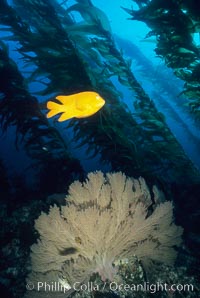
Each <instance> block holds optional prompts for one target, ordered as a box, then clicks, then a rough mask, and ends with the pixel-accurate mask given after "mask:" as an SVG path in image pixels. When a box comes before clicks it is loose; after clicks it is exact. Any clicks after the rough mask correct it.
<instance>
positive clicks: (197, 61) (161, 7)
mask: <svg viewBox="0 0 200 298" xmlns="http://www.w3.org/2000/svg"><path fill="white" fill-rule="evenodd" d="M134 2H136V3H137V4H138V1H134ZM196 8H197V7H196V1H175V0H171V1H159V0H152V1H140V6H139V9H138V10H133V9H127V8H125V10H126V11H127V12H128V13H129V14H130V15H131V19H132V20H138V21H142V22H145V23H146V24H147V25H148V26H149V27H150V28H151V31H150V32H149V33H148V34H147V36H146V38H148V37H150V36H156V40H157V45H156V49H155V52H156V54H157V55H158V56H160V57H162V58H164V60H165V63H166V65H167V66H169V67H171V68H172V69H173V70H174V73H175V75H176V76H177V77H179V78H181V79H182V80H184V81H185V85H184V90H183V92H182V94H184V95H185V96H186V97H187V98H188V103H187V106H189V108H190V111H191V113H192V115H193V116H194V117H195V119H197V120H198V121H199V120H200V87H199V77H200V51H199V47H198V46H196V45H195V43H194V41H193V35H194V34H195V33H198V32H199V26H200V19H199V15H198V14H197V13H196V12H197V11H198V9H196Z"/></svg>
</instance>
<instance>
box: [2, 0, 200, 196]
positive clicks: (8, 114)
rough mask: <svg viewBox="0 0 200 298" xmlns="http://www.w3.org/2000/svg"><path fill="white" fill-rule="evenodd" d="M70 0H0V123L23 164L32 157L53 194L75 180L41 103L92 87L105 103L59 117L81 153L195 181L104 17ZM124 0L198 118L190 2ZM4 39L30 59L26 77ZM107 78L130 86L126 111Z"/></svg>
mask: <svg viewBox="0 0 200 298" xmlns="http://www.w3.org/2000/svg"><path fill="white" fill-rule="evenodd" d="M70 2H71V1H62V3H61V1H60V3H59V2H58V1H56V0H49V1H46V0H13V2H12V3H13V4H12V5H10V1H6V0H1V2H0V22H1V32H3V33H4V34H3V38H2V39H1V42H0V77H1V81H0V95H1V98H0V108H1V115H0V121H1V128H2V130H3V132H5V131H6V130H7V129H8V127H9V126H15V127H16V146H18V144H19V143H20V144H23V146H24V148H25V150H26V152H27V154H28V156H29V157H30V158H32V159H33V163H34V164H35V163H39V168H40V181H43V183H47V180H48V179H51V178H52V177H51V175H52V176H53V178H52V180H53V181H54V185H51V187H50V189H47V192H49V193H52V192H62V191H63V190H64V189H63V188H64V185H65V187H66V184H68V185H69V184H70V183H71V181H72V180H74V177H78V178H79V179H81V177H83V175H84V170H83V168H82V166H81V163H80V161H79V160H78V159H77V158H75V157H74V156H73V151H71V150H70V148H69V146H68V144H67V142H66V140H65V138H64V137H63V134H61V133H60V131H59V130H58V129H57V128H55V127H54V126H53V124H52V123H51V122H48V121H47V119H46V115H45V114H46V110H45V101H46V98H47V96H50V97H51V96H52V94H71V93H77V92H80V91H88V90H91V91H92V90H93V91H96V92H98V93H99V94H100V95H101V96H102V97H103V98H104V99H105V101H106V105H105V106H104V107H103V108H102V110H101V111H100V112H98V113H97V114H95V115H94V116H92V117H89V118H84V119H80V120H78V119H72V120H70V121H69V122H66V124H65V125H66V127H67V128H68V129H72V130H73V134H74V135H73V140H74V141H75V142H77V143H78V144H79V146H86V147H87V153H88V154H89V156H90V158H92V156H96V155H100V158H101V161H102V162H104V163H107V164H109V165H110V167H111V170H112V171H119V170H120V171H122V172H124V173H125V174H127V175H129V176H133V177H139V176H143V177H144V178H146V180H147V181H148V182H149V183H155V182H156V183H157V184H160V185H169V184H172V183H178V184H183V183H184V184H188V185H189V184H191V183H198V182H199V181H200V175H199V172H198V170H197V169H196V167H195V166H194V165H193V164H192V162H191V161H190V159H189V158H188V157H187V156H186V154H185V152H184V151H183V149H182V147H181V146H180V144H179V143H178V141H177V140H176V138H175V137H174V135H173V134H172V132H171V131H170V129H169V128H168V126H167V124H166V121H165V117H164V116H163V114H162V113H161V112H160V111H158V110H157V108H156V106H155V104H154V102H153V100H152V99H151V98H149V96H148V95H147V94H146V93H145V91H144V89H143V88H142V86H141V85H140V83H139V82H138V81H137V79H136V77H135V75H134V70H132V69H131V63H130V61H128V60H127V59H125V58H124V56H123V51H119V50H118V48H117V47H116V45H115V40H114V38H113V36H112V32H111V28H110V24H109V21H108V19H107V16H106V15H105V14H104V13H103V12H102V11H101V10H100V9H98V8H96V7H95V6H94V5H93V4H92V1H90V0H79V1H78V0H77V1H75V2H74V3H75V4H72V5H70ZM134 2H135V3H137V4H138V10H133V9H131V8H123V9H125V10H126V11H127V18H128V17H130V18H131V19H133V20H139V21H143V22H145V23H146V24H147V25H148V26H149V27H150V28H151V31H150V32H149V36H152V35H154V36H156V39H157V46H156V54H157V55H159V56H161V57H162V58H163V59H164V60H165V62H166V64H167V66H168V67H171V68H173V70H174V73H175V74H176V75H177V76H178V77H180V78H181V79H182V80H184V81H185V85H184V90H183V93H184V94H185V95H186V96H187V98H188V107H187V108H188V109H190V112H191V117H194V118H195V120H196V121H197V122H198V121H199V120H200V87H199V81H198V80H199V77H200V57H199V56H200V54H199V48H197V47H196V46H195V45H194V44H193V43H192V37H191V36H192V34H193V33H194V32H196V30H197V29H198V28H199V27H198V26H199V25H200V24H199V22H200V21H199V16H198V15H197V14H196V10H195V6H194V5H195V1H177V0H176V1H175V0H174V1H172V0H171V1H159V0H152V1H134ZM66 4H67V5H66ZM193 4H194V5H193ZM115 5H118V3H117V1H116V4H115ZM184 11H186V12H184ZM73 13H79V14H80V16H81V18H82V20H81V21H77V20H76V18H75V17H74V15H73ZM127 26H128V25H127ZM129 26H130V23H129ZM5 32H6V33H7V35H6V34H5ZM147 38H148V36H147ZM9 42H15V43H16V50H17V52H18V53H19V55H20V56H21V58H22V60H23V63H24V65H25V66H26V65H27V66H29V67H30V65H31V66H32V71H30V73H29V76H28V78H27V76H26V77H25V74H24V73H23V69H21V68H20V66H19V65H18V63H16V61H14V60H12V58H11V57H10V56H9V48H8V45H7V44H8V43H9ZM44 78H45V80H44ZM114 79H117V81H118V83H119V84H121V85H122V86H125V87H126V88H128V90H129V91H130V94H131V100H132V105H133V112H131V111H130V109H129V108H128V106H127V105H126V95H123V94H122V93H121V92H120V91H119V90H118V89H117V87H116V86H115V84H114V83H113V80H114ZM30 82H40V83H42V84H43V85H44V89H43V90H42V91H41V92H40V94H37V93H36V92H35V93H33V92H31V91H30V90H29V88H28V83H30ZM129 96H130V95H129ZM38 97H40V99H41V100H42V101H43V104H42V103H41V100H38ZM63 179H64V180H63ZM41 183H42V182H41Z"/></svg>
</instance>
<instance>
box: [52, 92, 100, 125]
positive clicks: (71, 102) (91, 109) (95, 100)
mask: <svg viewBox="0 0 200 298" xmlns="http://www.w3.org/2000/svg"><path fill="white" fill-rule="evenodd" d="M56 99H57V100H58V101H60V103H61V104H60V103H56V102H53V101H48V102H47V108H48V109H49V110H50V111H49V112H48V114H47V118H51V117H53V116H55V115H57V114H60V113H62V114H61V116H60V117H59V118H58V121H59V122H62V121H65V120H68V119H70V118H73V117H76V118H85V117H89V116H92V115H93V114H95V113H96V112H98V111H99V110H100V109H101V108H102V107H103V105H104V104H105V100H104V99H103V98H102V97H101V96H100V95H99V94H98V93H96V92H93V91H85V92H80V93H76V94H72V95H59V96H57V97H56Z"/></svg>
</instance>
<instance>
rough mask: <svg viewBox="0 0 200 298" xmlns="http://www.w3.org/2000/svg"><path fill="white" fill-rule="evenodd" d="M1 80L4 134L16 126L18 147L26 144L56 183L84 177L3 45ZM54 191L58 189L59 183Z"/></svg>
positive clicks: (0, 56)
mask: <svg viewBox="0 0 200 298" xmlns="http://www.w3.org/2000/svg"><path fill="white" fill-rule="evenodd" d="M0 76H1V82H0V92H1V101H0V108H1V115H0V123H1V127H2V130H3V132H5V131H6V130H7V128H8V127H9V126H15V127H16V138H15V144H16V147H18V145H19V143H21V142H24V147H25V150H26V152H27V154H28V156H29V157H31V158H32V159H33V160H35V161H37V162H40V165H41V164H42V167H43V170H44V167H45V171H47V167H49V170H50V167H51V172H52V173H54V181H55V180H57V181H58V179H59V178H58V177H62V175H66V177H65V179H64V183H66V181H67V180H66V179H67V177H68V178H70V175H71V174H78V173H79V174H80V173H81V172H82V170H81V166H80V165H79V163H78V161H77V160H75V159H74V158H72V156H71V155H70V154H69V152H68V149H67V145H66V143H65V141H64V140H63V139H62V137H61V136H60V134H59V132H58V131H57V130H56V129H55V128H53V127H51V126H50V125H49V123H48V121H47V119H46V117H45V116H44V115H43V114H42V113H41V111H40V108H39V104H38V101H37V99H36V98H35V97H34V96H32V95H30V94H29V92H28V91H27V89H26V86H25V83H24V78H23V76H22V75H21V73H20V72H19V70H18V67H17V65H16V63H15V62H14V61H13V60H11V59H10V58H9V56H8V50H7V48H6V46H5V45H4V44H3V43H1V45H0ZM61 160H62V162H61ZM56 165H57V166H56ZM58 166H59V171H60V173H57V175H56V176H55V169H56V168H58ZM54 168H55V169H54ZM54 187H57V186H56V185H55V183H54ZM55 190H57V188H55V189H54V191H55Z"/></svg>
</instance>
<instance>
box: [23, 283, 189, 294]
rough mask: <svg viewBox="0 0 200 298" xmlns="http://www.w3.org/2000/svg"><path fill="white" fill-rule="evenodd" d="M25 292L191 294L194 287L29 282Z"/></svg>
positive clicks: (150, 284) (157, 284)
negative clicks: (163, 292) (159, 292)
mask: <svg viewBox="0 0 200 298" xmlns="http://www.w3.org/2000/svg"><path fill="white" fill-rule="evenodd" d="M26 288H27V290H29V291H32V290H36V291H38V292H40V291H41V292H42V291H43V292H63V293H66V292H68V291H69V290H72V291H77V292H95V291H104V290H105V289H107V290H108V289H109V290H111V291H113V292H120V291H126V292H149V293H152V294H154V293H156V292H158V291H167V292H192V291H194V286H193V285H192V284H168V283H160V282H156V283H149V282H144V283H142V284H126V283H124V284H123V283H116V282H110V283H108V282H104V283H103V285H99V284H96V283H94V282H88V283H80V282H75V283H74V284H73V285H69V284H68V283H66V284H65V285H63V283H62V284H61V283H60V282H40V281H38V282H37V283H32V282H29V283H27V285H26Z"/></svg>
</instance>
